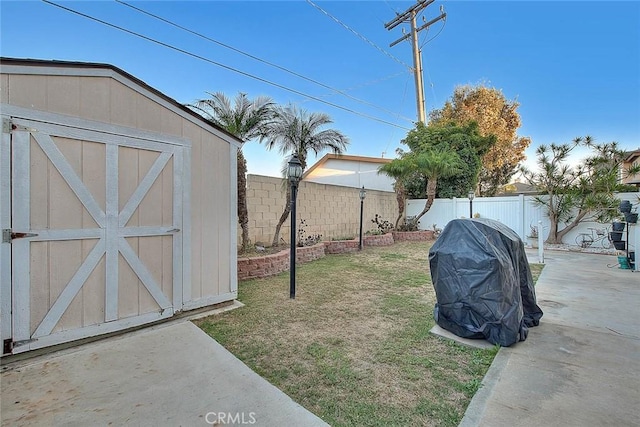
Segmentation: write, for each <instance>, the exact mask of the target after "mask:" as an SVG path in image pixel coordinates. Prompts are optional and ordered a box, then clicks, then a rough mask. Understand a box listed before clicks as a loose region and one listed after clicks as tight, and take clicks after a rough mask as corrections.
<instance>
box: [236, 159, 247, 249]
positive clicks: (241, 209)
mask: <svg viewBox="0 0 640 427" xmlns="http://www.w3.org/2000/svg"><path fill="white" fill-rule="evenodd" d="M237 164H238V222H239V223H240V227H241V228H242V244H241V245H242V246H241V250H242V251H243V252H244V251H246V250H248V249H249V246H250V245H249V212H248V210H247V176H246V173H247V161H246V159H245V158H244V154H242V150H238V158H237Z"/></svg>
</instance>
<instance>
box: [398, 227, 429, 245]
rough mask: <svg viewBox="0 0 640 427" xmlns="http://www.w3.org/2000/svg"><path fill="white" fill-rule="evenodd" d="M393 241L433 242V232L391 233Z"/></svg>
mask: <svg viewBox="0 0 640 427" xmlns="http://www.w3.org/2000/svg"><path fill="white" fill-rule="evenodd" d="M391 233H392V234H393V240H394V241H396V242H424V241H427V240H433V230H419V231H392V232H391Z"/></svg>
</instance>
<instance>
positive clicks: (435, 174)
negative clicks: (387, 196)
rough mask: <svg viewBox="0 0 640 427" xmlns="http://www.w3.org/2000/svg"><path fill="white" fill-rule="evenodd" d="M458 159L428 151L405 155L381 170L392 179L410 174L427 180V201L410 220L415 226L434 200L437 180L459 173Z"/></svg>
mask: <svg viewBox="0 0 640 427" xmlns="http://www.w3.org/2000/svg"><path fill="white" fill-rule="evenodd" d="M459 164H460V158H459V157H458V155H457V154H456V153H455V152H454V151H444V150H429V151H423V152H419V153H407V154H405V155H404V156H403V157H401V158H399V159H394V160H393V161H392V162H391V163H388V164H386V165H384V166H383V167H382V168H381V171H382V172H383V173H387V175H389V176H392V177H396V176H397V177H406V176H408V175H410V174H412V173H417V174H420V175H423V176H424V177H425V178H426V179H427V189H426V193H427V201H426V203H425V205H424V209H422V212H420V213H419V214H418V215H416V217H415V218H414V219H413V220H412V221H413V223H414V224H415V225H417V224H418V221H419V220H420V218H422V216H424V214H426V213H427V212H429V209H431V206H432V205H433V201H434V200H435V198H436V189H437V187H438V179H439V178H447V177H450V176H454V175H455V174H456V173H458V172H459V169H458V165H459Z"/></svg>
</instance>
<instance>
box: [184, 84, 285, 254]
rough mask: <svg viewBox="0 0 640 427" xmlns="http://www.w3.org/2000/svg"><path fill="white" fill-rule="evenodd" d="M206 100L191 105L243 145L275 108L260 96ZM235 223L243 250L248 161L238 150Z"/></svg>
mask: <svg viewBox="0 0 640 427" xmlns="http://www.w3.org/2000/svg"><path fill="white" fill-rule="evenodd" d="M207 93H208V94H209V96H210V97H209V98H207V99H201V100H199V101H196V102H195V103H194V104H192V105H190V107H191V108H193V109H194V110H196V111H198V112H200V113H201V114H202V115H203V116H204V117H205V118H207V119H208V120H210V121H212V122H213V123H215V124H216V125H218V126H219V127H221V128H223V129H224V130H226V131H227V132H229V133H230V134H232V135H235V136H236V137H238V138H239V139H240V140H242V141H244V142H246V141H250V140H252V139H254V138H258V137H260V136H263V135H264V132H265V129H266V124H267V122H268V121H269V120H270V118H271V117H272V109H273V107H274V104H273V102H272V101H271V99H270V98H267V97H264V96H259V97H257V98H255V99H253V100H251V99H249V98H247V94H246V93H238V95H236V98H235V100H234V102H233V105H232V104H231V100H230V99H229V98H228V97H227V96H226V95H225V94H224V93H222V92H216V93H209V92H207ZM237 164H238V167H237V169H238V172H237V173H238V183H237V184H238V222H239V223H240V227H241V228H242V250H243V251H246V250H247V249H249V246H250V245H249V214H248V211H247V178H246V174H247V161H246V159H245V157H244V154H243V153H242V149H239V150H238V157H237Z"/></svg>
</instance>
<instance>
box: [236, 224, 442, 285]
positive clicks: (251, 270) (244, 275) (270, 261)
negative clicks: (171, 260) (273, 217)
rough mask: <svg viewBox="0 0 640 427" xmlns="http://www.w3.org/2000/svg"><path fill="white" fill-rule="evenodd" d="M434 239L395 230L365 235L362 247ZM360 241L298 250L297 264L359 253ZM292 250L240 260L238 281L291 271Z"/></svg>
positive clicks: (429, 235) (425, 233) (430, 233)
mask: <svg viewBox="0 0 640 427" xmlns="http://www.w3.org/2000/svg"><path fill="white" fill-rule="evenodd" d="M427 240H433V231H431V230H424V231H393V232H391V233H387V234H380V235H373V236H363V238H362V245H363V246H391V245H393V244H394V243H395V242H403V241H413V242H421V241H427ZM359 246H360V240H359V239H353V240H332V241H326V242H320V243H318V244H315V245H313V246H304V247H301V248H296V263H299V264H304V263H307V262H311V261H315V260H317V259H320V258H324V256H325V255H326V254H343V253H351V252H357V251H358V248H359ZM290 253H291V249H290V248H286V249H283V250H281V251H280V252H278V253H275V254H271V255H265V256H261V257H253V258H238V280H246V279H258V278H261V277H269V276H274V275H276V274H279V273H282V272H283V271H288V270H289V263H290V262H289V254H290Z"/></svg>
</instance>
